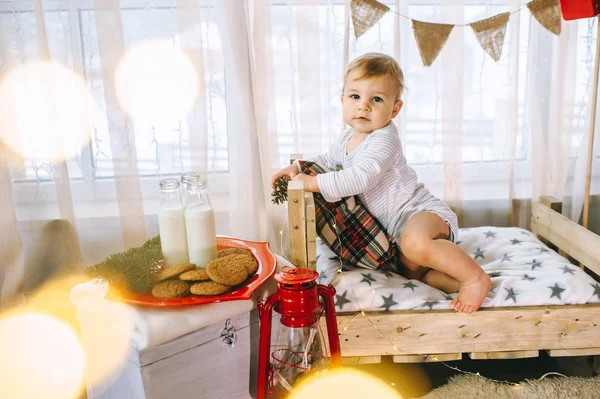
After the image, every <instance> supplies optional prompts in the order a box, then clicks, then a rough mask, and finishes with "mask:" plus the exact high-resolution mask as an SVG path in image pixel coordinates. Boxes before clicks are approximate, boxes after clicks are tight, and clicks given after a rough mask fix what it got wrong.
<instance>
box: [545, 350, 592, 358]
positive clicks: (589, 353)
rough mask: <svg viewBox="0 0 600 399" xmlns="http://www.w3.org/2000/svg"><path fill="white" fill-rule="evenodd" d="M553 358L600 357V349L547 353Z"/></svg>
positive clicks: (551, 351)
mask: <svg viewBox="0 0 600 399" xmlns="http://www.w3.org/2000/svg"><path fill="white" fill-rule="evenodd" d="M546 352H547V353H548V355H550V356H551V357H566V356H594V355H600V348H575V349H552V350H549V351H546Z"/></svg>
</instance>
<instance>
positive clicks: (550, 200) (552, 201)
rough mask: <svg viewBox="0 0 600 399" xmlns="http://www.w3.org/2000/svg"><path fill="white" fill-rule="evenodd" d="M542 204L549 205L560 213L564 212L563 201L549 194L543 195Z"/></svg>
mask: <svg viewBox="0 0 600 399" xmlns="http://www.w3.org/2000/svg"><path fill="white" fill-rule="evenodd" d="M540 204H543V205H546V206H547V207H549V208H550V209H552V210H554V211H556V212H558V213H562V205H563V204H562V201H560V200H559V199H557V198H555V197H551V196H549V195H544V196H541V197H540Z"/></svg>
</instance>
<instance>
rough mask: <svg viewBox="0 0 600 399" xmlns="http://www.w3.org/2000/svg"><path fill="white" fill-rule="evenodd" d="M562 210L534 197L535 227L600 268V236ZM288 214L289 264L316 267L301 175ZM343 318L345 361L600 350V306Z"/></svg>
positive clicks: (308, 197) (311, 217)
mask: <svg viewBox="0 0 600 399" xmlns="http://www.w3.org/2000/svg"><path fill="white" fill-rule="evenodd" d="M560 208H561V203H560V202H558V201H553V200H552V199H549V198H543V199H542V200H541V202H534V203H533V204H532V220H531V230H532V232H533V233H535V234H536V235H537V236H538V238H540V239H542V240H544V241H545V242H547V243H548V245H550V246H552V245H555V246H556V247H558V248H559V249H560V250H561V251H564V253H565V254H566V255H568V256H571V257H572V258H574V259H575V260H577V261H579V262H581V263H582V264H583V265H585V266H586V267H585V270H586V271H587V272H590V271H591V272H593V273H595V274H596V275H598V274H600V236H598V235H596V234H594V233H592V232H591V231H589V230H587V229H586V228H584V227H582V226H580V225H578V224H577V223H575V222H573V221H571V220H569V219H568V218H566V217H565V216H563V215H561V214H560ZM288 218H289V226H290V260H291V262H292V263H293V264H295V265H297V266H299V267H308V268H311V269H315V267H316V236H317V234H316V226H315V206H314V201H313V195H312V193H310V192H305V191H304V186H303V183H302V182H301V181H291V182H290V183H289V186H288ZM593 273H590V274H591V275H594V274H593ZM595 278H596V279H597V276H596V277H595ZM357 315H358V317H357ZM337 321H338V328H339V331H340V343H341V348H342V356H343V359H344V364H346V365H355V364H367V363H379V362H381V357H382V356H391V357H392V359H393V361H394V362H397V363H421V362H437V361H450V360H460V359H462V356H463V354H464V353H466V354H467V355H468V356H469V357H470V358H471V359H517V358H529V357H537V356H538V355H539V353H540V351H546V352H547V353H548V354H549V355H550V356H588V355H600V304H585V305H562V306H526V307H494V308H482V309H480V310H478V311H477V312H475V313H473V314H471V315H465V314H461V313H456V312H455V311H453V310H451V309H449V310H425V311H423V310H405V311H389V312H378V311H369V312H368V317H364V314H363V315H360V314H359V313H358V312H354V313H338V314H337ZM374 325H375V326H376V327H375V326H374ZM597 359H598V358H596V360H597Z"/></svg>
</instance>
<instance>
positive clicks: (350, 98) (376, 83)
mask: <svg viewBox="0 0 600 399" xmlns="http://www.w3.org/2000/svg"><path fill="white" fill-rule="evenodd" d="M360 75H361V73H360V71H352V72H350V73H349V74H348V79H347V80H346V85H345V88H344V95H343V96H342V105H343V110H344V121H345V122H346V124H348V125H349V126H352V128H353V129H354V131H357V132H359V133H371V132H372V131H373V130H376V129H380V128H382V127H384V126H385V125H387V124H388V123H389V121H390V120H391V119H392V118H394V117H395V116H396V115H397V114H398V112H400V108H402V101H399V100H398V101H396V89H395V87H394V85H393V84H390V83H389V80H388V79H387V78H385V77H381V78H369V79H357V78H359V77H360Z"/></svg>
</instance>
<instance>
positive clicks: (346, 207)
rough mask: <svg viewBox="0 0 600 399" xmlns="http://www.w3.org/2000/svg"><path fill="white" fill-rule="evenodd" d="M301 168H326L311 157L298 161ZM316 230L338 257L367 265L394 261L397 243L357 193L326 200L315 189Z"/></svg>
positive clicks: (306, 171) (316, 171) (312, 170)
mask: <svg viewBox="0 0 600 399" xmlns="http://www.w3.org/2000/svg"><path fill="white" fill-rule="evenodd" d="M298 166H299V167H300V171H301V172H302V173H304V174H307V175H311V176H316V175H317V174H320V173H326V172H327V171H326V170H325V169H323V168H322V167H321V166H319V165H317V164H316V163H314V162H310V161H298ZM314 199H315V214H316V219H317V234H318V235H319V237H321V240H323V242H324V243H325V244H327V246H328V247H329V248H331V250H332V251H333V252H334V253H335V254H336V255H337V256H339V257H340V258H341V259H343V260H346V261H348V262H350V263H352V264H354V265H357V266H362V267H365V268H368V269H387V268H386V263H388V262H393V263H394V264H395V262H396V256H397V254H398V247H397V246H396V244H394V243H393V242H391V241H390V239H389V237H388V235H387V233H386V231H385V229H384V228H383V226H382V225H381V224H380V223H379V222H378V221H377V220H376V219H375V218H374V217H373V216H372V215H371V214H370V213H369V212H368V211H367V209H366V208H365V207H364V206H363V204H362V203H361V202H360V200H359V199H358V197H357V196H352V197H346V198H342V200H340V201H336V202H327V201H325V199H324V198H323V196H322V195H321V194H320V193H314Z"/></svg>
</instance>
